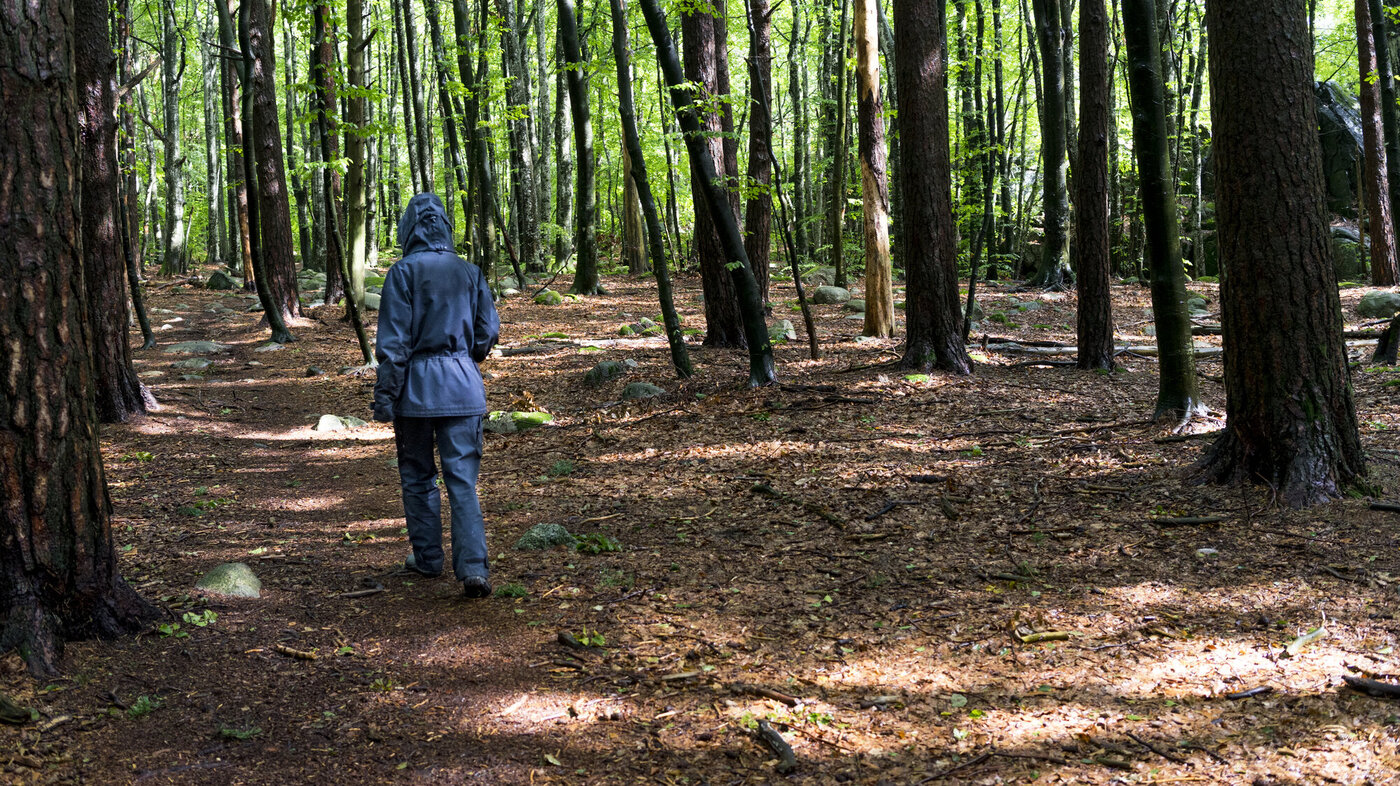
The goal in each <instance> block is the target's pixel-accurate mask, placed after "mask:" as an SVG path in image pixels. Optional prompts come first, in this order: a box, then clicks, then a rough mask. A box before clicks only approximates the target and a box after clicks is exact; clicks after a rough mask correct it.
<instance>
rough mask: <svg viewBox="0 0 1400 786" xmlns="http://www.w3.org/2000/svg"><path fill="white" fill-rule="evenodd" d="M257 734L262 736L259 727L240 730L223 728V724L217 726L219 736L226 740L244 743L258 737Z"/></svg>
mask: <svg viewBox="0 0 1400 786" xmlns="http://www.w3.org/2000/svg"><path fill="white" fill-rule="evenodd" d="M259 734H262V728H261V727H259V726H253V727H251V728H246V729H240V728H237V727H234V726H225V725H223V724H219V736H220V737H222V738H223V739H226V740H239V741H240V742H246V741H248V740H251V739H252V738H254V737H256V736H258V735H259Z"/></svg>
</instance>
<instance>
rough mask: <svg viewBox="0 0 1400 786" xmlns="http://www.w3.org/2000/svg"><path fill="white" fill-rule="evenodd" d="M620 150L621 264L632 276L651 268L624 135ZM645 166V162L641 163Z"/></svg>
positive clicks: (630, 153) (629, 77)
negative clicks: (648, 262)
mask: <svg viewBox="0 0 1400 786" xmlns="http://www.w3.org/2000/svg"><path fill="white" fill-rule="evenodd" d="M627 81H628V83H629V86H630V83H631V81H632V75H631V74H628V75H627ZM619 89H620V88H619ZM623 136H624V139H623V143H624V144H623V148H622V262H623V264H625V265H626V266H627V272H628V273H629V274H631V275H634V276H640V275H642V274H643V273H647V272H650V270H651V267H650V266H649V265H648V264H647V251H646V243H645V241H644V240H643V238H642V203H641V195H640V194H638V193H637V182H636V180H637V179H636V177H634V176H633V174H634V172H635V171H636V165H635V164H633V163H632V161H633V159H632V149H631V148H630V147H628V146H627V145H626V141H627V140H626V138H625V137H626V135H625V134H624V135H623ZM642 165H643V166H645V165H646V162H645V161H643V162H642Z"/></svg>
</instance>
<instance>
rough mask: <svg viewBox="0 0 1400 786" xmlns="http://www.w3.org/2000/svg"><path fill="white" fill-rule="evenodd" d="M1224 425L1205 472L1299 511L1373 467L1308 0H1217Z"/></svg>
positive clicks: (1213, 58)
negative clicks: (1330, 186)
mask: <svg viewBox="0 0 1400 786" xmlns="http://www.w3.org/2000/svg"><path fill="white" fill-rule="evenodd" d="M1206 21H1207V24H1208V25H1209V28H1210V77H1211V90H1210V93H1211V96H1210V97H1211V110H1212V111H1211V117H1212V124H1213V126H1214V129H1213V130H1214V147H1215V161H1216V209H1217V214H1216V215H1217V224H1218V227H1219V229H1218V233H1219V235H1218V236H1219V242H1220V259H1221V262H1222V264H1223V266H1224V273H1225V275H1224V276H1223V278H1222V283H1221V286H1220V301H1221V312H1222V313H1221V328H1222V330H1223V332H1224V338H1225V356H1224V358H1225V390H1226V392H1227V395H1226V404H1225V412H1226V418H1227V419H1226V427H1225V433H1224V434H1223V435H1221V437H1220V438H1219V439H1218V440H1217V441H1216V442H1215V443H1214V444H1213V445H1212V446H1211V447H1210V448H1209V450H1208V451H1207V454H1206V456H1205V458H1203V459H1202V461H1201V462H1200V463H1199V464H1197V466H1196V468H1195V469H1196V473H1197V477H1199V478H1200V479H1202V480H1205V481H1217V482H1223V481H1229V480H1233V479H1248V480H1251V481H1256V482H1262V483H1265V484H1267V485H1268V486H1269V487H1270V488H1272V489H1273V491H1274V492H1275V493H1276V494H1277V495H1278V497H1279V498H1280V499H1282V500H1284V501H1285V502H1287V503H1288V504H1290V505H1292V506H1294V507H1301V506H1306V505H1312V504H1315V503H1320V502H1323V501H1326V500H1328V499H1331V498H1334V497H1338V496H1340V495H1341V494H1342V492H1343V490H1344V489H1345V487H1346V485H1347V484H1348V483H1349V482H1351V481H1352V480H1354V479H1357V478H1361V477H1363V476H1364V475H1365V472H1366V468H1365V458H1364V455H1363V453H1362V449H1361V440H1360V436H1359V435H1358V433H1357V429H1356V410H1355V407H1354V405H1353V402H1352V395H1351V379H1350V373H1349V371H1348V368H1347V352H1346V347H1345V346H1344V345H1343V342H1342V334H1341V330H1340V327H1341V324H1342V312H1341V303H1340V300H1339V298H1338V296H1337V281H1336V275H1335V273H1334V271H1333V268H1332V260H1331V256H1332V254H1331V237H1330V232H1329V229H1328V224H1327V216H1326V208H1325V204H1324V201H1323V185H1322V182H1323V181H1322V152H1321V148H1320V143H1319V141H1318V136H1317V115H1316V111H1317V102H1316V98H1315V96H1314V93H1313V68H1314V66H1313V57H1312V51H1311V49H1310V48H1309V46H1308V38H1307V28H1306V24H1307V20H1306V8H1305V7H1304V4H1303V1H1302V0H1232V2H1228V3H1222V2H1219V0H1212V2H1210V3H1208V4H1207V5H1206Z"/></svg>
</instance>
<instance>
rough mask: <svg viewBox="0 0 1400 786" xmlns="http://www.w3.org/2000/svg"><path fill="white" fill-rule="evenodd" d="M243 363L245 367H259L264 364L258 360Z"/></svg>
mask: <svg viewBox="0 0 1400 786" xmlns="http://www.w3.org/2000/svg"><path fill="white" fill-rule="evenodd" d="M243 365H244V366H245V367H247V368H258V367H260V366H262V364H261V363H259V362H258V361H256V360H250V361H248V362H247V363H244V364H243Z"/></svg>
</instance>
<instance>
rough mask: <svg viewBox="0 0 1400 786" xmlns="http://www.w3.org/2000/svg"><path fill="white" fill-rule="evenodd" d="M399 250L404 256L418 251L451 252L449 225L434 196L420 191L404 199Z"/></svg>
mask: <svg viewBox="0 0 1400 786" xmlns="http://www.w3.org/2000/svg"><path fill="white" fill-rule="evenodd" d="M399 247H401V248H402V249H403V253H404V256H408V255H409V254H414V253H417V252H419V251H451V250H452V226H451V225H450V224H448V223H447V209H446V208H444V207H443V206H442V200H441V199H438V197H437V194H431V193H428V192H424V193H422V194H417V195H415V196H414V197H413V198H412V199H410V200H408V205H407V206H405V207H404V209H403V213H402V214H400V215H399Z"/></svg>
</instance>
